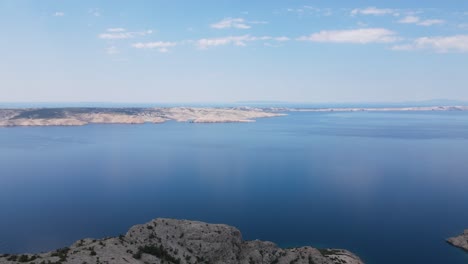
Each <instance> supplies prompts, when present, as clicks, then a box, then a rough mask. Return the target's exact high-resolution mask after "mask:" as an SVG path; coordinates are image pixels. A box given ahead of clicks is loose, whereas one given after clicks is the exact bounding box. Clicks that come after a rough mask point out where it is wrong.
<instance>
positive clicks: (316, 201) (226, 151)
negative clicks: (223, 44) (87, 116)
mask: <svg viewBox="0 0 468 264" xmlns="http://www.w3.org/2000/svg"><path fill="white" fill-rule="evenodd" d="M467 136H468V114H467V113H459V112H446V113H333V114H325V113H293V114H291V115H289V116H286V117H278V118H271V119H262V120H259V121H258V122H257V123H247V124H185V123H174V122H171V123H166V124H158V125H150V124H148V125H92V126H84V127H33V128H2V129H0V208H1V213H0V216H1V217H0V237H1V238H2V239H0V251H1V252H23V251H42V250H49V249H52V248H57V247H62V246H66V245H68V244H70V243H72V242H73V241H75V240H77V239H81V238H83V237H103V236H110V235H117V234H120V233H123V232H125V231H126V229H127V228H128V227H130V226H131V225H134V224H137V223H142V222H145V221H148V220H149V219H152V218H155V217H174V218H187V219H198V220H203V221H208V222H217V223H227V224H231V225H234V226H237V227H238V228H240V229H241V230H242V232H243V235H244V238H246V239H257V238H258V239H264V240H272V241H275V242H277V243H279V244H280V245H282V246H297V245H305V244H311V245H315V246H323V247H343V248H348V249H350V250H353V251H354V252H356V253H357V254H359V255H360V256H362V257H363V258H364V260H366V261H367V263H371V264H372V263H378V264H385V263H402V264H403V263H455V264H457V263H466V261H467V256H466V254H464V252H461V251H459V250H457V249H454V248H452V247H450V246H448V245H446V244H445V243H444V238H446V237H447V236H450V235H455V234H457V233H458V232H461V231H462V230H463V229H464V228H468V202H467V201H468V192H467V191H466V190H467V189H468V177H467V173H466V172H467V171H468V162H466V161H467V157H468V140H467Z"/></svg>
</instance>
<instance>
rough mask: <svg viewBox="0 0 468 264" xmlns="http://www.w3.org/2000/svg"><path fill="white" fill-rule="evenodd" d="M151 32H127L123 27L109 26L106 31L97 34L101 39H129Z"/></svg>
mask: <svg viewBox="0 0 468 264" xmlns="http://www.w3.org/2000/svg"><path fill="white" fill-rule="evenodd" d="M151 33H153V31H152V30H146V31H134V32H127V31H126V30H125V29H123V28H109V29H107V33H102V34H99V35H98V37H99V38H101V39H130V38H134V37H137V36H146V35H149V34H151Z"/></svg>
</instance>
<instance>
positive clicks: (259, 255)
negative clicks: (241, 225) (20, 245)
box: [0, 218, 364, 264]
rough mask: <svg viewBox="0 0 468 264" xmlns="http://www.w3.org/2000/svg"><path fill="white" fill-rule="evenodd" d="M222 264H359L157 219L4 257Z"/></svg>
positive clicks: (334, 252)
mask: <svg viewBox="0 0 468 264" xmlns="http://www.w3.org/2000/svg"><path fill="white" fill-rule="evenodd" d="M24 262H29V263H33V262H34V263H56V264H58V263H62V264H65V263H67V264H82V263H116V264H129V263H130V264H140V263H173V264H189V263H190V264H191V263H211V264H216V263H219V264H221V263H226V264H234V263H241V264H257V263H258V264H259V263H276V264H288V263H296V264H315V263H321V264H334V263H341V264H363V263H364V262H363V261H362V260H361V259H360V258H359V257H357V256H356V255H354V254H353V253H351V252H349V251H347V250H344V249H317V248H313V247H299V248H288V249H282V248H279V247H278V246H276V244H274V243H272V242H267V241H259V240H254V241H244V240H243V239H242V234H241V232H240V231H239V230H238V229H237V228H234V227H231V226H228V225H224V224H208V223H204V222H198V221H188V220H176V219H165V218H158V219H155V220H153V221H150V222H148V223H146V224H142V225H135V226H133V227H131V228H130V229H129V231H128V232H127V233H126V234H125V235H120V236H118V237H109V238H103V239H90V238H87V239H81V240H79V241H77V242H75V243H74V244H73V245H71V246H70V247H66V248H61V249H57V250H55V251H51V252H47V253H40V254H19V255H16V254H3V255H0V264H13V263H24Z"/></svg>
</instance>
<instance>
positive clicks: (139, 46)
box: [132, 41, 177, 53]
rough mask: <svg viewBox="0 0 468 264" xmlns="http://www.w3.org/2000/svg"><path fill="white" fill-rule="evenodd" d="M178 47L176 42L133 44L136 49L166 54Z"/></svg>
mask: <svg viewBox="0 0 468 264" xmlns="http://www.w3.org/2000/svg"><path fill="white" fill-rule="evenodd" d="M175 46H177V43H176V42H164V41H157V42H145V43H143V42H139V43H134V44H132V47H134V48H136V49H157V50H158V51H159V52H162V53H166V52H168V51H169V48H172V47H175Z"/></svg>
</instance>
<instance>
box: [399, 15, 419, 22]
mask: <svg viewBox="0 0 468 264" xmlns="http://www.w3.org/2000/svg"><path fill="white" fill-rule="evenodd" d="M419 20H420V19H419V17H417V16H405V17H404V18H402V19H400V20H398V23H402V24H416V23H418V22H419Z"/></svg>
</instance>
